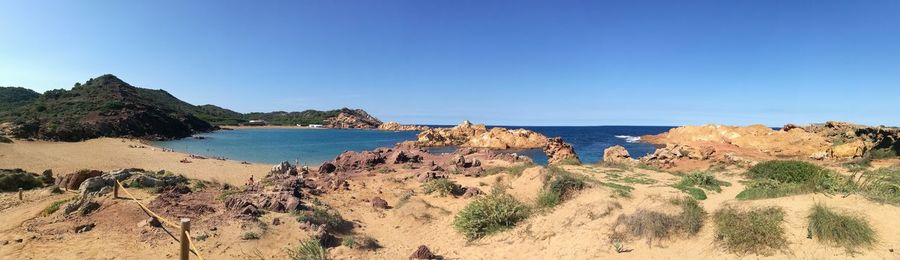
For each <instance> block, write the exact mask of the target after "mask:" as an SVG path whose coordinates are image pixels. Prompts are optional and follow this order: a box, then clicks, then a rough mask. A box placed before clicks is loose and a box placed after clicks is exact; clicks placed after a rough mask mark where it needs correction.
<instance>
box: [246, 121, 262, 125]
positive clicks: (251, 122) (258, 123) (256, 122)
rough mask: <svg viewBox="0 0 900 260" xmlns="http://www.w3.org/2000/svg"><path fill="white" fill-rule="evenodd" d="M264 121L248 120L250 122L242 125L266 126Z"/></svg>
mask: <svg viewBox="0 0 900 260" xmlns="http://www.w3.org/2000/svg"><path fill="white" fill-rule="evenodd" d="M266 124H267V123H266V120H250V122H247V123H245V124H244V125H266Z"/></svg>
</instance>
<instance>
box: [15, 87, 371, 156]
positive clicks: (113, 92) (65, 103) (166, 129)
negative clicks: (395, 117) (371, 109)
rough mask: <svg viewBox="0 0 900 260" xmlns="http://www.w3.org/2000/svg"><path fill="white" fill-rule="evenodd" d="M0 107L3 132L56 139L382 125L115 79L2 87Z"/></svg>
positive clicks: (363, 117) (356, 116)
mask: <svg viewBox="0 0 900 260" xmlns="http://www.w3.org/2000/svg"><path fill="white" fill-rule="evenodd" d="M0 109H2V110H0V123H3V122H7V123H13V124H12V125H13V127H6V130H5V132H6V133H5V134H8V135H11V136H13V137H16V138H37V139H46V140H59V141H78V140H84V139H90V138H97V137H134V138H143V139H171V138H182V137H187V136H190V135H191V134H194V133H197V132H207V131H211V130H215V129H217V127H216V125H236V124H242V123H246V122H247V121H249V120H265V121H266V122H268V123H269V124H276V125H296V124H304V125H307V124H323V125H326V126H328V127H337V128H343V127H353V128H373V127H377V126H378V125H380V124H381V121H378V119H376V118H374V117H371V116H370V115H369V114H368V113H366V112H365V111H363V110H360V109H355V110H354V109H348V108H342V109H336V110H330V111H317V110H306V111H302V112H283V111H277V112H270V113H249V114H242V113H238V112H235V111H232V110H229V109H225V108H221V107H218V106H215V105H202V106H194V105H192V104H189V103H187V102H184V101H181V100H179V99H178V98H176V97H174V96H172V95H171V94H169V93H168V92H166V91H164V90H155V89H146V88H138V87H135V86H132V85H130V84H128V83H126V82H124V81H122V80H121V79H119V78H117V77H116V76H113V75H103V76H100V77H98V78H95V79H90V80H88V81H87V82H85V83H84V84H81V83H76V84H75V86H74V87H73V88H72V89H71V90H63V89H56V90H50V91H47V92H45V93H44V94H38V93H36V92H34V91H32V90H29V89H25V88H14V87H3V88H0ZM339 115H340V116H339ZM331 119H336V120H331ZM348 122H349V123H348ZM7 125H8V124H7ZM0 130H2V129H0ZM2 134H3V133H0V135H2Z"/></svg>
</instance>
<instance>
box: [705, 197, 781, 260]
mask: <svg viewBox="0 0 900 260" xmlns="http://www.w3.org/2000/svg"><path fill="white" fill-rule="evenodd" d="M713 222H714V223H715V226H716V240H717V242H719V243H720V245H722V246H723V247H724V248H725V249H727V250H728V251H731V252H734V253H737V254H750V253H754V254H762V255H771V253H772V251H774V250H780V249H783V248H784V247H785V245H786V244H787V240H786V239H785V238H784V228H782V226H781V224H782V222H784V210H782V209H781V208H777V207H770V208H760V209H753V210H749V211H740V210H737V209H734V208H731V207H725V208H723V209H720V210H718V211H716V213H715V214H713Z"/></svg>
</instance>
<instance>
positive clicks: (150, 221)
mask: <svg viewBox="0 0 900 260" xmlns="http://www.w3.org/2000/svg"><path fill="white" fill-rule="evenodd" d="M147 223H148V224H150V226H151V227H162V223H161V222H159V219H156V217H150V219H148V220H147Z"/></svg>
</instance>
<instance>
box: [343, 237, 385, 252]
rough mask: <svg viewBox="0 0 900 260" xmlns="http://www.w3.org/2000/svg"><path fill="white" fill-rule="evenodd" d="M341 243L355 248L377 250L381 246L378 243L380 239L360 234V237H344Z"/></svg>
mask: <svg viewBox="0 0 900 260" xmlns="http://www.w3.org/2000/svg"><path fill="white" fill-rule="evenodd" d="M341 245H343V246H346V247H349V248H353V249H363V250H375V249H378V248H380V247H381V245H379V244H378V240H375V239H374V238H372V237H369V236H360V237H353V236H349V237H344V239H343V240H342V241H341Z"/></svg>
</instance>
